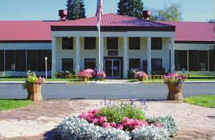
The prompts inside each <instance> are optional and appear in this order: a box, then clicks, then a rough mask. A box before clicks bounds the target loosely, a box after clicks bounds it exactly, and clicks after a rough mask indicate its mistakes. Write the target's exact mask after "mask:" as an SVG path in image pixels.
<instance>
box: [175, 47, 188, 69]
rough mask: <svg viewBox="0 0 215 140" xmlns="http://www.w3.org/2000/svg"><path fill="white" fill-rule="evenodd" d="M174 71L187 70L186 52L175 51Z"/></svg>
mask: <svg viewBox="0 0 215 140" xmlns="http://www.w3.org/2000/svg"><path fill="white" fill-rule="evenodd" d="M175 69H176V70H178V71H181V70H182V69H186V70H187V51H179V50H176V51H175Z"/></svg>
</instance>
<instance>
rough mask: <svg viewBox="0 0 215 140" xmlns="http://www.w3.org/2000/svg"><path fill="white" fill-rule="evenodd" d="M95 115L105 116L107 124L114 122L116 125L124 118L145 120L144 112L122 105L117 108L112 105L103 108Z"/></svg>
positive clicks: (128, 105)
mask: <svg viewBox="0 0 215 140" xmlns="http://www.w3.org/2000/svg"><path fill="white" fill-rule="evenodd" d="M97 115H98V116H106V117H107V119H108V121H109V122H115V123H117V124H119V123H121V122H122V121H123V118H125V117H127V118H130V119H140V120H144V119H145V117H144V112H143V111H142V110H141V109H140V108H138V107H135V106H132V105H130V104H124V103H121V105H118V106H116V105H112V106H109V107H104V108H102V109H101V110H100V111H99V112H98V114H97Z"/></svg>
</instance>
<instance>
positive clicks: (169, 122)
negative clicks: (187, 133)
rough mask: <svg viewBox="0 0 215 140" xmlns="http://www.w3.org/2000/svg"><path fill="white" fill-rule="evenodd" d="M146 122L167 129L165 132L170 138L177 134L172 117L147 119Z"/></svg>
mask: <svg viewBox="0 0 215 140" xmlns="http://www.w3.org/2000/svg"><path fill="white" fill-rule="evenodd" d="M146 121H148V122H158V123H161V124H162V127H163V128H166V129H167V132H168V134H169V136H171V137H173V136H175V135H176V134H177V131H178V128H177V125H176V123H175V119H174V118H173V117H172V116H166V117H153V118H147V119H146Z"/></svg>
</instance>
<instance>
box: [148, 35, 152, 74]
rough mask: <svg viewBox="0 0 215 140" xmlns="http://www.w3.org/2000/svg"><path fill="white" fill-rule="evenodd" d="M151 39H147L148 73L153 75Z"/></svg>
mask: <svg viewBox="0 0 215 140" xmlns="http://www.w3.org/2000/svg"><path fill="white" fill-rule="evenodd" d="M151 53H152V51H151V37H147V73H148V75H151V74H152V60H151V59H152V58H151Z"/></svg>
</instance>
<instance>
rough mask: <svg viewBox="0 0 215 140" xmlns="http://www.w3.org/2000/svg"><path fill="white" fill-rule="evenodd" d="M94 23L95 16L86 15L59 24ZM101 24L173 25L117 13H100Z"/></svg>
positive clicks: (81, 24)
mask: <svg viewBox="0 0 215 140" xmlns="http://www.w3.org/2000/svg"><path fill="white" fill-rule="evenodd" d="M58 25H59V24H58ZM96 25H97V17H88V18H84V19H78V20H73V21H66V22H61V24H60V26H96ZM101 26H114V27H116V26H126V27H128V26H129V27H132V26H135V27H173V26H172V25H168V24H163V23H159V22H153V21H149V20H143V19H138V18H135V17H128V16H123V15H117V14H113V13H109V14H104V15H102V21H101Z"/></svg>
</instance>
